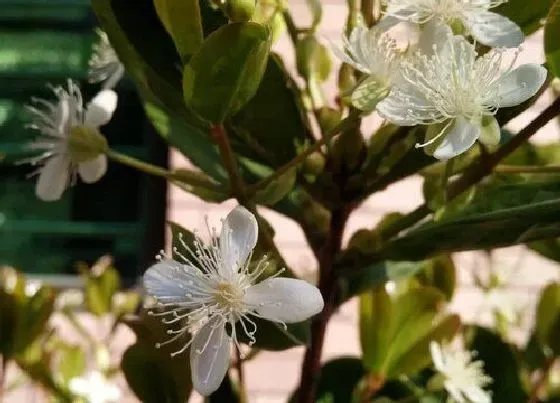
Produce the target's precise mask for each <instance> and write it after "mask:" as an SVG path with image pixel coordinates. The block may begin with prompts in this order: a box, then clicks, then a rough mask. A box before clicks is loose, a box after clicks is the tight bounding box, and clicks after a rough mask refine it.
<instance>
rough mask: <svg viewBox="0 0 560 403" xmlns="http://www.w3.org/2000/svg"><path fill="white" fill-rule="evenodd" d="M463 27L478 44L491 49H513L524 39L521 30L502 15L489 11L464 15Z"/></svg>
mask: <svg viewBox="0 0 560 403" xmlns="http://www.w3.org/2000/svg"><path fill="white" fill-rule="evenodd" d="M465 17H466V18H465V25H466V27H467V28H468V30H469V31H470V32H471V34H472V36H473V37H474V38H475V39H476V40H477V41H478V42H480V43H483V44H484V45H488V46H491V47H501V48H514V47H517V46H519V45H521V44H522V43H523V40H524V39H525V38H524V36H523V32H522V31H521V28H519V26H517V24H516V23H515V22H513V21H511V20H510V19H508V18H506V17H504V16H503V15H500V14H497V13H493V12H491V11H476V12H470V13H466V15H465Z"/></svg>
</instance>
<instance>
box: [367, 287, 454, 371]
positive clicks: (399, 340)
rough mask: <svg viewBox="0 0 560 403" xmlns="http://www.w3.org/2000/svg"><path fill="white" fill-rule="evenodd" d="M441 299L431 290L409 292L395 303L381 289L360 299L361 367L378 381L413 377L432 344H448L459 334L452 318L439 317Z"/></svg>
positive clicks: (436, 292)
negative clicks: (446, 342)
mask: <svg viewBox="0 0 560 403" xmlns="http://www.w3.org/2000/svg"><path fill="white" fill-rule="evenodd" d="M443 300H444V296H443V295H442V294H441V293H440V292H439V291H437V290H435V289H433V288H430V287H422V288H417V289H412V290H410V291H408V292H406V293H405V294H403V295H400V296H397V297H396V298H395V299H394V300H392V299H391V297H390V296H389V295H388V294H387V292H386V291H385V288H384V287H383V286H381V287H377V288H376V289H374V290H373V291H371V292H369V293H365V294H363V295H362V296H361V297H360V341H361V345H362V351H363V354H364V356H363V360H364V366H365V367H366V368H368V370H370V371H371V372H372V373H373V374H374V375H375V376H377V377H379V378H380V379H383V380H385V379H396V378H398V377H399V376H401V375H414V374H415V373H416V372H417V371H420V370H421V369H423V368H425V367H426V366H427V365H428V364H429V363H430V362H431V358H430V354H429V349H428V347H429V344H430V342H431V341H442V340H451V339H452V338H453V336H454V335H455V333H456V332H457V331H458V330H459V326H460V320H459V318H458V317H457V316H455V315H445V316H441V315H438V307H439V305H440V304H442V302H443Z"/></svg>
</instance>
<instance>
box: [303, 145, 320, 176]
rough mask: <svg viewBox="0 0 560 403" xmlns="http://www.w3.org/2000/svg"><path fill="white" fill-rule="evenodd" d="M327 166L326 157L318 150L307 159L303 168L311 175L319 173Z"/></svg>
mask: <svg viewBox="0 0 560 403" xmlns="http://www.w3.org/2000/svg"><path fill="white" fill-rule="evenodd" d="M324 168H325V157H324V156H323V154H321V153H320V152H318V151H316V152H314V153H313V154H311V155H310V156H309V157H307V158H306V159H305V162H304V163H303V170H304V172H305V173H308V174H311V175H319V174H320V173H321V172H323V169H324Z"/></svg>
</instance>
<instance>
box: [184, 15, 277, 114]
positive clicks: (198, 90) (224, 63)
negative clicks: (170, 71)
mask: <svg viewBox="0 0 560 403" xmlns="http://www.w3.org/2000/svg"><path fill="white" fill-rule="evenodd" d="M270 43H271V38H270V33H269V32H268V29H267V28H266V27H263V26H262V25H259V24H255V23H251V22H246V23H233V24H228V25H224V26H223V27H221V28H219V29H218V30H216V31H214V32H213V33H212V34H210V35H209V36H208V37H207V38H206V39H205V40H204V43H203V44H202V47H201V48H200V50H199V51H198V52H197V53H196V54H195V55H194V56H193V57H192V58H191V59H190V61H189V63H188V64H187V65H186V66H185V69H184V72H183V96H184V99H185V102H186V104H187V105H188V106H189V107H191V108H192V109H193V110H194V111H195V112H196V113H198V114H199V115H200V116H201V117H203V118H204V119H206V120H208V121H210V122H212V123H216V124H217V123H222V122H223V121H224V119H226V118H227V117H230V116H232V115H234V114H235V113H236V112H238V111H239V110H240V109H241V108H242V107H243V106H244V105H245V104H246V103H247V102H248V101H249V100H250V99H251V98H252V97H253V96H254V95H255V93H256V92H257V89H258V87H259V84H260V81H261V78H262V76H263V74H264V71H265V68H266V65H267V58H268V52H269V51H270Z"/></svg>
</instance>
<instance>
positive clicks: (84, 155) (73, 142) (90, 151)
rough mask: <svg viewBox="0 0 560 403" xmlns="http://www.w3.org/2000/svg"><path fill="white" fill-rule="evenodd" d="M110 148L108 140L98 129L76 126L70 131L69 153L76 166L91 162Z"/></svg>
mask: <svg viewBox="0 0 560 403" xmlns="http://www.w3.org/2000/svg"><path fill="white" fill-rule="evenodd" d="M108 148H109V145H108V144H107V139H105V137H103V135H102V134H101V133H99V131H98V130H97V129H94V128H92V127H86V126H76V127H73V128H72V129H71V130H70V137H69V139H68V153H69V155H70V158H71V159H72V162H73V163H75V164H80V163H82V162H87V161H91V160H93V159H95V158H96V157H97V156H99V155H100V154H104V153H105V152H107V149H108Z"/></svg>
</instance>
